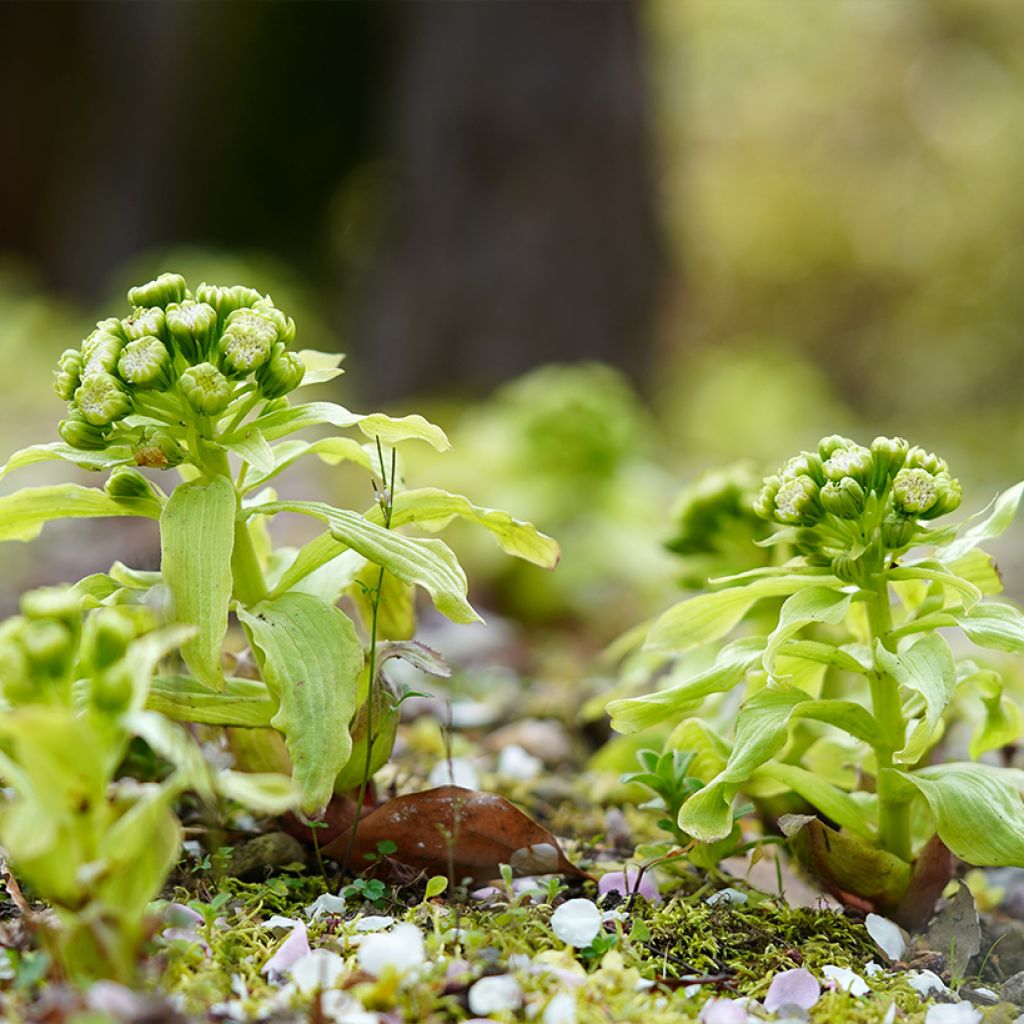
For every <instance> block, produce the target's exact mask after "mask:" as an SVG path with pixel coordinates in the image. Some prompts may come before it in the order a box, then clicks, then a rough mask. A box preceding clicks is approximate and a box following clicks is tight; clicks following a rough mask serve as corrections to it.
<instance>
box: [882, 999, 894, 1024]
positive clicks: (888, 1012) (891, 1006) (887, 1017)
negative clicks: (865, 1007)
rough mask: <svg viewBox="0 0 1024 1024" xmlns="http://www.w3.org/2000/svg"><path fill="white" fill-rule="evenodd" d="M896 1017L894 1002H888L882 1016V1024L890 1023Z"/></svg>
mask: <svg viewBox="0 0 1024 1024" xmlns="http://www.w3.org/2000/svg"><path fill="white" fill-rule="evenodd" d="M895 1019H896V1004H895V1003H894V1002H893V1003H890V1004H889V1009H888V1010H886V1011H885V1016H884V1017H883V1018H882V1024H892V1022H893V1021H894V1020H895Z"/></svg>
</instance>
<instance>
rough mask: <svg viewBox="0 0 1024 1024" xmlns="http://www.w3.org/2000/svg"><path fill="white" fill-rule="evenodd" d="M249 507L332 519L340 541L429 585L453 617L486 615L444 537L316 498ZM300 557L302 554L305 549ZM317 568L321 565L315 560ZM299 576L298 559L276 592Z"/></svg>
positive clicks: (400, 574) (399, 573) (438, 603)
mask: <svg viewBox="0 0 1024 1024" xmlns="http://www.w3.org/2000/svg"><path fill="white" fill-rule="evenodd" d="M246 511H247V512H249V513H254V512H258V513H261V514H263V515H275V514H277V513H278V512H296V513H298V514H300V515H306V516H312V517H313V518H314V519H319V520H320V521H321V522H323V523H325V524H326V525H327V527H328V529H329V530H330V533H331V536H332V537H333V538H334V539H335V540H336V541H340V542H341V544H343V545H345V546H347V547H350V548H352V549H353V550H354V551H358V552H359V554H361V555H362V556H363V557H364V558H365V559H367V561H370V562H373V563H374V564H375V565H379V566H382V567H383V568H385V569H387V571H388V572H390V573H394V575H395V576H397V577H398V578H399V579H400V580H403V581H404V582H406V583H411V584H416V585H418V586H421V587H423V588H424V590H426V591H427V593H428V594H430V597H431V600H432V601H433V602H434V605H435V607H436V608H437V610H438V611H439V612H441V613H442V614H444V615H446V616H448V618H449V619H451V620H452V621H453V622H478V621H480V616H479V615H477V613H476V612H475V611H473V608H472V606H471V605H470V604H469V602H468V601H467V600H466V594H467V592H468V589H469V585H468V583H467V581H466V574H465V572H463V570H462V566H461V565H459V562H458V560H457V559H456V557H455V555H454V554H453V552H452V550H451V549H450V548H449V547H448V546H447V545H446V544H444V543H443V542H442V541H439V540H433V539H429V540H424V539H422V538H418V537H403V536H402V535H401V534H398V533H394V532H393V531H391V530H385V529H384V528H383V527H382V526H378V525H376V524H375V523H371V522H369V521H368V520H366V519H365V518H364V517H363V516H361V515H359V513H358V512H351V511H349V510H348V509H338V508H332V507H331V506H330V505H325V504H323V503H321V502H316V501H277V502H272V503H270V504H267V505H260V506H258V507H257V508H252V509H247V510H246ZM323 546H324V545H321V547H323ZM308 547H309V545H307V548H308ZM303 550H305V549H303ZM341 550H342V548H340V547H338V548H336V549H335V550H334V551H333V553H332V554H331V556H330V557H334V556H335V555H338V554H340V553H341ZM299 557H300V558H301V557H302V552H300V554H299ZM296 561H298V559H296ZM324 561H327V559H324ZM319 564H320V565H322V564H324V562H320V563H319ZM313 568H317V566H316V565H313ZM295 580H296V575H295V566H294V565H293V566H292V568H291V569H289V571H288V572H286V573H285V575H284V577H283V578H282V580H281V582H280V583H279V584H278V586H277V588H276V589H275V594H280V593H283V592H284V591H285V590H286V588H287V587H288V586H290V585H292V584H293V583H294V582H295Z"/></svg>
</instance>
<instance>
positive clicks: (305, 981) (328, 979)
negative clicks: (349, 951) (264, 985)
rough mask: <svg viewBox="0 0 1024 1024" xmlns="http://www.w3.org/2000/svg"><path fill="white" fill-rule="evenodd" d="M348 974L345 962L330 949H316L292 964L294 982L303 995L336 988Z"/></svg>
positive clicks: (291, 974) (291, 975) (291, 973)
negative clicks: (336, 984) (339, 981)
mask: <svg viewBox="0 0 1024 1024" xmlns="http://www.w3.org/2000/svg"><path fill="white" fill-rule="evenodd" d="M346 973H347V970H346V968H345V961H344V960H342V959H341V957H340V956H338V954H337V953H332V952H331V951H330V950H329V949H314V950H313V951H312V952H310V953H307V954H306V955H305V956H304V957H300V958H299V959H298V960H296V961H295V963H293V964H292V967H291V971H290V972H289V974H290V977H291V979H292V981H293V982H294V983H295V986H296V987H297V988H298V989H299V991H300V992H302V993H303V995H307V996H308V995H312V994H313V993H314V992H315V991H316V990H317V989H329V988H334V985H335V983H336V982H337V981H338V979H339V978H341V977H342V976H343V975H345V974H346Z"/></svg>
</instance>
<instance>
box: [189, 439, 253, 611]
mask: <svg viewBox="0 0 1024 1024" xmlns="http://www.w3.org/2000/svg"><path fill="white" fill-rule="evenodd" d="M200 447H201V448H202V449H203V452H202V470H203V473H204V474H205V475H206V476H215V475H216V476H225V477H227V478H228V480H229V481H231V483H232V486H234V481H233V480H232V476H231V466H230V464H229V463H228V456H227V453H226V452H225V451H223V449H219V448H213V447H211V446H210V445H204V444H202V442H200ZM238 501H239V509H241V498H239V499H238ZM231 575H232V578H233V580H234V596H235V600H237V601H238V602H239V603H240V604H243V605H245V606H246V607H247V608H251V607H252V606H253V605H255V604H259V603H260V601H265V600H266V598H267V583H266V580H265V579H264V577H263V569H262V568H260V560H259V558H257V556H256V548H255V547H254V546H253V542H252V536H251V534H250V533H249V527H248V525H247V524H246V522H245V520H244V519H237V520H236V521H235V546H234V548H233V549H232V552H231Z"/></svg>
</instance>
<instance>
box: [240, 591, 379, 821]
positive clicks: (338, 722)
mask: <svg viewBox="0 0 1024 1024" xmlns="http://www.w3.org/2000/svg"><path fill="white" fill-rule="evenodd" d="M238 617H239V619H240V620H241V622H242V623H243V624H244V625H245V627H246V630H247V631H248V633H249V636H250V638H251V642H252V646H253V648H254V649H255V650H256V651H257V655H258V657H259V658H260V662H261V665H262V668H263V677H264V679H265V680H266V682H267V685H268V686H269V687H270V689H271V690H272V691H274V693H275V695H276V696H277V699H278V700H279V702H280V708H279V710H278V712H277V714H276V715H275V716H274V718H273V721H272V723H271V724H272V725H273V726H274V727H275V728H276V729H278V730H279V731H280V732H281V733H282V734H283V735H284V738H285V743H286V745H287V747H288V753H289V755H290V757H291V760H292V777H293V778H294V779H295V782H296V783H297V784H298V786H299V789H300V791H301V794H302V796H301V808H302V810H303V812H304V813H306V814H308V815H313V814H316V813H318V812H319V811H320V810H321V809H322V808H323V807H325V806H326V805H327V802H328V801H329V800H330V798H331V795H332V794H333V792H334V780H335V778H336V776H337V775H338V772H340V771H341V769H342V768H343V767H344V766H345V764H346V762H347V761H348V759H349V755H350V754H351V752H352V738H351V737H350V736H349V732H348V726H349V722H350V721H351V720H352V716H353V714H354V713H355V710H356V696H357V692H358V686H359V673H360V672H361V671H362V668H363V648H362V645H361V644H360V642H359V638H358V637H357V636H356V631H355V627H354V626H353V625H352V620H351V619H349V617H348V616H347V615H345V614H344V612H342V611H341V610H340V609H338V608H334V607H332V606H330V605H326V604H324V603H323V602H322V601H319V600H317V598H315V597H310V596H309V595H308V594H294V593H292V594H282V595H281V596H280V597H278V598H274V599H273V600H269V601H262V602H260V603H259V604H258V605H255V606H254V607H253V608H251V609H244V608H239V609H238Z"/></svg>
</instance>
